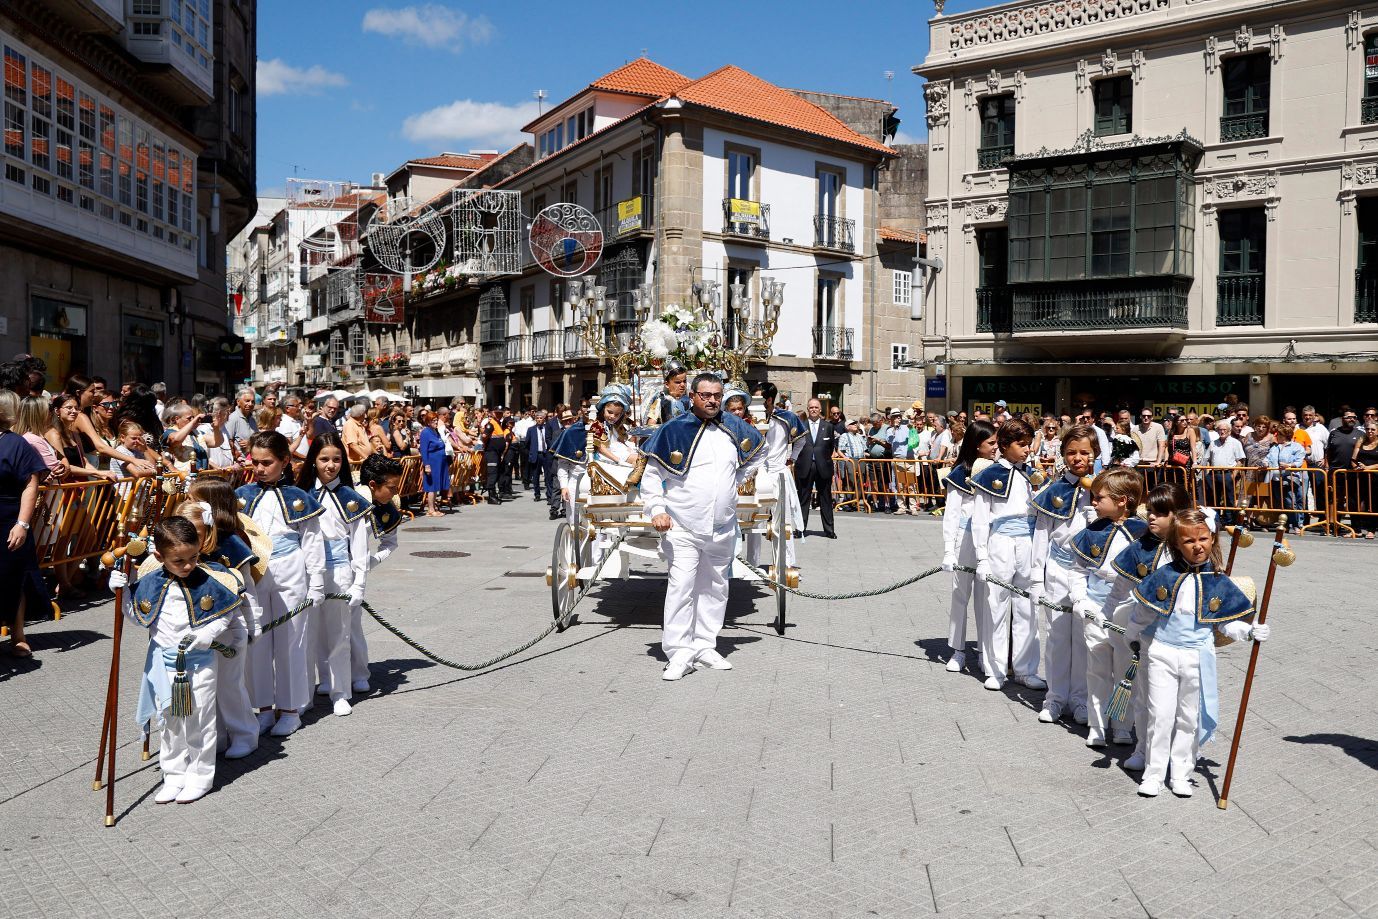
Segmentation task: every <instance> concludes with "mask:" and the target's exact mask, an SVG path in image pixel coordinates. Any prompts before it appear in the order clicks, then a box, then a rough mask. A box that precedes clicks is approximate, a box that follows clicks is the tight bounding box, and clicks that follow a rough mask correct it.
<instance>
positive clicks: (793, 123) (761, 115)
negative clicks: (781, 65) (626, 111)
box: [670, 64, 894, 153]
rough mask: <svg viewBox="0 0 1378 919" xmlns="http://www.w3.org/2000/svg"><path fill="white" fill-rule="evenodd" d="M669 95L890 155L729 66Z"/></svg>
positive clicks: (781, 91)
mask: <svg viewBox="0 0 1378 919" xmlns="http://www.w3.org/2000/svg"><path fill="white" fill-rule="evenodd" d="M670 95H673V96H676V97H678V98H680V99H683V100H684V101H685V102H689V103H692V104H694V105H701V106H703V107H704V108H711V109H717V110H718V111H722V112H728V113H730V114H733V115H741V116H743V117H745V118H752V119H755V120H756V121H764V122H766V123H767V124H775V125H780V126H781V127H785V128H791V129H793V130H796V131H803V132H805V133H807V134H816V135H818V136H820V137H827V138H831V139H832V140H840V141H842V142H844V143H848V144H854V145H856V146H858V147H865V148H866V149H867V150H875V151H878V152H883V153H893V152H894V151H892V150H891V149H890V148H889V147H887V146H885V145H884V144H882V143H879V142H877V141H874V140H871V138H869V137H866V136H864V135H862V134H858V133H857V132H856V131H853V130H852V129H851V128H849V127H847V126H846V125H845V124H843V123H842V122H841V121H839V120H838V119H837V118H836V117H834V116H833V115H832V114H831V113H830V112H828V111H827V110H826V109H824V108H823V107H822V106H818V105H814V104H813V103H812V102H808V101H806V100H804V99H803V98H801V97H800V96H796V95H795V94H794V93H792V92H790V91H789V90H787V89H782V88H780V87H779V86H776V85H775V84H773V83H767V82H766V81H765V80H762V79H761V78H760V77H758V76H755V75H753V74H750V73H747V72H746V71H745V70H743V69H741V68H740V67H736V66H733V65H731V64H729V65H728V66H726V67H723V68H721V69H718V70H715V71H713V72H712V73H710V74H709V75H708V76H706V77H704V78H702V79H700V80H695V81H694V82H692V83H689V84H687V85H686V86H684V87H683V88H681V89H678V90H674V91H673V92H671V93H670Z"/></svg>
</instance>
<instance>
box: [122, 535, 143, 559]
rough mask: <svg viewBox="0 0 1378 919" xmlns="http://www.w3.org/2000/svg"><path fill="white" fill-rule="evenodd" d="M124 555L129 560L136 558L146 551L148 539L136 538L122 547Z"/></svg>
mask: <svg viewBox="0 0 1378 919" xmlns="http://www.w3.org/2000/svg"><path fill="white" fill-rule="evenodd" d="M124 551H125V554H126V555H128V556H129V557H130V558H138V557H139V556H141V555H143V554H144V553H145V552H147V551H148V539H147V538H146V537H142V536H136V537H135V538H133V539H131V540H130V541H129V542H127V543H125V545H124Z"/></svg>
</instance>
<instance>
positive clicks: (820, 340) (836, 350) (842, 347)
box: [813, 325, 853, 361]
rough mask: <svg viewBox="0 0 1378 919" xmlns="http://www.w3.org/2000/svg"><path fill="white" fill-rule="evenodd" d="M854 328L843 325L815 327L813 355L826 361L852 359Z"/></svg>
mask: <svg viewBox="0 0 1378 919" xmlns="http://www.w3.org/2000/svg"><path fill="white" fill-rule="evenodd" d="M852 332H853V330H852V329H847V328H843V327H841V326H832V325H824V326H814V327H813V356H814V358H816V359H818V360H825V361H850V360H851V359H852V353H853V352H852Z"/></svg>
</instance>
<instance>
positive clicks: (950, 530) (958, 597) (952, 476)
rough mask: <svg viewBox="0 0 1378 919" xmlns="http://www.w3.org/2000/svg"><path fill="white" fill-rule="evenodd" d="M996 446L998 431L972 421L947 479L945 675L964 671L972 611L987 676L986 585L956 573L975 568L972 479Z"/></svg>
mask: <svg viewBox="0 0 1378 919" xmlns="http://www.w3.org/2000/svg"><path fill="white" fill-rule="evenodd" d="M997 449H998V444H997V442H996V439H995V428H994V426H992V425H991V424H989V423H988V422H985V421H973V422H972V423H971V426H970V427H968V428H967V429H966V434H965V435H964V436H963V438H962V449H961V452H960V453H958V454H957V464H956V465H955V466H953V467H952V469H951V471H949V472H948V474H947V481H946V485H947V503H946V505H945V506H944V509H943V570H944V571H950V572H952V604H951V606H950V607H949V609H948V622H947V646H948V647H949V648H950V649H952V656H951V657H949V658H948V659H947V672H948V673H960V672H961V671H962V668H963V667H965V666H966V646H967V606H968V605H970V606H972V607H973V608H974V609H973V614H974V616H975V619H976V649H977V656H978V657H980V663H981V670H982V672H983V673H984V672H985V666H986V662H985V658H984V656H982V655H983V653H984V650H985V647H986V639H985V623H986V616H987V613H986V608H985V607H986V582H985V581H984V580H977V579H976V577H975V576H974V575H972V573H971V572H970V571H958V570H957V566H958V565H961V566H962V567H965V568H974V567H976V561H977V559H976V545H975V543H974V542H973V541H972V538H971V513H972V510H973V508H974V506H975V503H976V497H975V494H974V491H973V489H972V486H971V477H972V476H973V475H975V474H978V473H979V472H981V471H983V470H982V469H978V468H977V464H978V463H980V464H982V465H986V466H988V465H990V464H991V463H992V462H994V460H995V452H996V450H997Z"/></svg>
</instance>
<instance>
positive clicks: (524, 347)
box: [507, 335, 531, 364]
mask: <svg viewBox="0 0 1378 919" xmlns="http://www.w3.org/2000/svg"><path fill="white" fill-rule="evenodd" d="M507 363H508V364H529V363H531V336H530V335H509V336H507Z"/></svg>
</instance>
